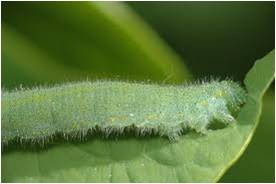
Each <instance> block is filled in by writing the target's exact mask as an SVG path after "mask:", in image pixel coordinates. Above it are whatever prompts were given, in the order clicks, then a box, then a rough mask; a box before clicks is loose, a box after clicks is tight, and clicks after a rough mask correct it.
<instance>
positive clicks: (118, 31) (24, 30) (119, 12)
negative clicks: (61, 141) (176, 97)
mask: <svg viewBox="0 0 276 184" xmlns="http://www.w3.org/2000/svg"><path fill="white" fill-rule="evenodd" d="M2 12H3V23H4V26H3V29H2V30H3V33H2V34H3V38H4V40H3V42H2V45H3V49H2V62H3V65H2V66H3V67H2V71H3V72H2V79H3V80H2V86H4V87H6V88H14V87H16V86H19V85H20V84H23V86H26V85H28V86H33V85H38V84H44V83H46V82H47V83H56V82H58V81H67V80H69V81H71V80H84V79H87V78H89V79H99V78H112V79H114V78H116V79H124V80H134V79H135V80H148V79H150V80H153V81H163V80H165V79H167V80H168V81H170V82H176V83H179V82H182V81H183V80H184V79H187V80H188V79H189V78H190V74H189V73H188V71H187V69H186V67H185V65H184V64H183V62H181V60H180V58H179V56H177V55H176V54H175V53H173V52H172V51H171V50H170V48H169V47H167V46H166V45H165V44H164V43H163V42H162V41H161V40H160V38H159V37H158V36H157V35H156V34H155V33H154V32H153V31H152V30H151V29H150V28H149V27H148V26H147V25H146V24H145V23H144V22H143V21H141V20H140V19H139V17H138V16H136V15H135V14H134V13H133V12H132V11H131V10H130V9H128V7H127V6H124V4H122V3H119V2H114V3H112V2H108V3H105V2H94V3H91V2H81V3H80V2H65V3H58V2H51V3H48V2H43V3H41V2H2ZM137 35H139V36H137Z"/></svg>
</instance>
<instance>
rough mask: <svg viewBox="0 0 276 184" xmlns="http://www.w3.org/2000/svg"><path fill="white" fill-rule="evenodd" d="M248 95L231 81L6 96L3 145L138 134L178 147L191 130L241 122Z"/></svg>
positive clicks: (93, 86)
mask: <svg viewBox="0 0 276 184" xmlns="http://www.w3.org/2000/svg"><path fill="white" fill-rule="evenodd" d="M245 101H246V92H245V90H244V89H243V88H242V87H240V85H239V84H238V83H235V82H233V81H231V80H222V81H218V80H211V81H209V82H197V83H194V84H189V85H167V84H166V85H159V84H147V83H136V82H122V81H93V82H91V81H85V82H74V83H66V84H62V85H55V86H53V87H36V88H33V89H19V90H15V91H2V100H1V105H2V115H1V120H2V132H1V133H2V135H1V136H2V143H3V144H4V145H7V144H8V143H9V142H11V141H19V142H28V141H31V142H33V143H43V144H44V143H47V142H48V141H49V140H50V139H51V138H52V137H54V136H55V135H56V134H59V135H62V136H63V137H64V138H65V139H66V138H68V137H79V138H80V139H81V138H83V137H85V136H86V135H87V134H88V133H89V132H90V133H92V134H93V132H94V131H100V132H101V133H102V134H103V135H104V136H105V137H109V136H110V135H111V134H116V135H121V134H124V132H126V131H127V130H129V129H132V130H133V131H134V132H135V135H137V136H145V135H151V134H155V135H159V136H162V137H167V138H168V139H169V140H171V141H177V140H178V139H179V136H181V135H182V132H183V131H184V130H185V129H191V130H194V131H196V132H198V133H201V134H206V133H208V131H207V130H208V127H209V126H210V124H211V123H212V122H213V121H219V122H221V123H223V124H225V125H227V124H230V123H234V122H236V120H235V118H234V116H233V114H235V113H237V112H238V111H239V109H240V107H241V105H243V104H244V103H245Z"/></svg>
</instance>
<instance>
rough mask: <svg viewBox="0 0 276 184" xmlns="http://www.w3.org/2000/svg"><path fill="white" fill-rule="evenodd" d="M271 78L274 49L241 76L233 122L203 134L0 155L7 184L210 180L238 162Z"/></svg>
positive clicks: (95, 142)
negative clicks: (241, 96) (241, 94)
mask: <svg viewBox="0 0 276 184" xmlns="http://www.w3.org/2000/svg"><path fill="white" fill-rule="evenodd" d="M273 78H274V51H272V52H271V53H269V54H268V55H267V56H265V57H264V58H263V59H261V60H259V61H257V62H256V63H255V65H254V66H253V68H252V69H251V70H250V71H249V72H248V74H247V76H246V78H245V86H246V88H247V89H248V100H247V103H246V104H245V106H244V107H243V108H242V109H241V112H240V113H239V115H238V118H237V119H238V122H237V123H236V124H233V126H228V127H227V128H224V129H219V130H213V131H210V132H209V133H208V135H205V136H201V135H198V134H196V133H188V134H186V135H183V136H182V137H181V139H180V141H179V142H177V143H170V142H169V141H168V140H167V139H164V138H157V137H151V138H134V137H133V138H132V137H131V138H121V139H120V138H119V139H118V140H115V139H108V140H103V139H100V138H96V137H94V138H90V139H89V140H88V141H86V142H82V143H68V142H62V141H61V142H55V143H53V144H52V145H50V146H49V147H47V148H46V149H42V150H41V149H37V150H30V149H19V148H15V149H12V150H10V151H8V152H4V154H3V155H2V181H8V182H34V181H35V182H214V181H218V179H219V178H220V177H221V176H222V175H223V173H224V172H225V171H226V170H227V169H228V168H229V167H230V166H231V165H232V164H233V163H234V162H235V161H236V160H237V159H238V158H239V156H240V155H241V154H242V153H243V152H244V150H245V148H246V147H247V145H248V143H249V142H250V140H251V138H252V136H253V133H254V131H255V129H256V127H257V125H258V121H259V117H260V114H261V108H262V97H263V94H264V92H265V91H266V89H267V87H268V86H269V84H270V83H271V82H272V80H273Z"/></svg>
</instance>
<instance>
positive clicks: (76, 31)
mask: <svg viewBox="0 0 276 184" xmlns="http://www.w3.org/2000/svg"><path fill="white" fill-rule="evenodd" d="M1 9H2V51H1V53H2V55H1V59H2V63H1V68H2V69H1V72H2V74H1V75H2V80H1V84H2V89H14V88H16V87H19V86H23V87H30V86H35V85H45V84H46V85H51V84H54V83H61V82H66V81H75V80H86V79H102V78H105V79H118V80H138V81H139V80H140V81H145V80H150V81H157V82H162V83H164V82H165V83H181V82H183V81H185V80H191V79H192V78H193V79H198V78H203V77H206V76H207V77H209V76H213V77H220V78H225V77H230V78H233V79H234V80H237V81H242V80H243V78H244V76H245V74H246V73H247V71H248V70H249V69H250V68H251V67H252V65H253V64H254V62H255V60H256V59H258V58H261V57H263V56H264V55H265V54H267V53H268V52H269V51H271V50H272V49H274V40H275V39H274V34H275V30H274V26H275V25H274V21H275V18H274V2H126V3H116V2H105V3H100V2H96V3H92V2H2V3H1ZM274 99H275V92H274V84H273V87H271V88H270V90H269V92H267V94H266V96H265V99H264V106H263V114H262V117H261V122H260V125H259V127H258V128H257V131H256V134H255V136H254V137H253V140H252V142H251V143H250V145H249V147H248V149H247V150H246V151H245V153H244V155H243V156H242V157H241V158H240V159H239V160H238V161H237V163H236V164H235V165H234V166H233V167H231V168H230V170H229V171H228V172H227V173H226V174H225V175H224V176H223V178H222V179H221V180H220V181H221V182H274V173H275V168H274V163H275V143H274V135H275V132H274V130H275V124H274V119H275V114H274V112H275V111H274V109H275V107H274Z"/></svg>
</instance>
